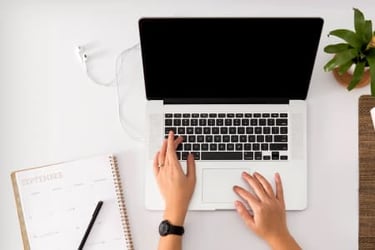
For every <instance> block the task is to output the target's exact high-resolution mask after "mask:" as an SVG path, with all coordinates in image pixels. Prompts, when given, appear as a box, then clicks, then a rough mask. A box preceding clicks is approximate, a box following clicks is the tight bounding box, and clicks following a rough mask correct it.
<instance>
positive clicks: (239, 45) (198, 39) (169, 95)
mask: <svg viewBox="0 0 375 250" xmlns="http://www.w3.org/2000/svg"><path fill="white" fill-rule="evenodd" d="M322 25H323V20H322V19H321V18H143V19H140V21H139V30H140V39H141V50H142V60H143V70H144V71H143V73H144V78H145V87H146V96H147V99H149V100H159V99H160V100H161V99H163V100H165V99H181V100H182V99H187V100H190V99H199V100H201V101H202V100H210V99H215V100H224V102H225V100H226V99H227V100H235V99H247V100H252V99H266V100H272V99H305V98H306V96H307V91H308V88H309V83H310V78H311V74H312V70H313V66H314V61H315V56H316V52H317V48H318V45H319V39H320V35H321V29H322Z"/></svg>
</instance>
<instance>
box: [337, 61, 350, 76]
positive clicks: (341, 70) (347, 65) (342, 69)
mask: <svg viewBox="0 0 375 250" xmlns="http://www.w3.org/2000/svg"><path fill="white" fill-rule="evenodd" d="M352 64H353V61H349V62H347V63H345V64H343V65H341V66H340V67H339V71H338V73H339V75H342V74H344V73H345V72H346V71H348V69H349V68H350V66H352Z"/></svg>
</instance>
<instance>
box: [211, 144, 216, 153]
mask: <svg viewBox="0 0 375 250" xmlns="http://www.w3.org/2000/svg"><path fill="white" fill-rule="evenodd" d="M216 150H217V144H214V143H212V144H210V151H216Z"/></svg>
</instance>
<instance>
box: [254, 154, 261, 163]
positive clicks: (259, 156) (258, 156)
mask: <svg viewBox="0 0 375 250" xmlns="http://www.w3.org/2000/svg"><path fill="white" fill-rule="evenodd" d="M254 156H255V160H257V161H260V160H262V152H255V154H254Z"/></svg>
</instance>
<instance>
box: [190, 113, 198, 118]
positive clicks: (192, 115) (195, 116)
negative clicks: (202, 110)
mask: <svg viewBox="0 0 375 250" xmlns="http://www.w3.org/2000/svg"><path fill="white" fill-rule="evenodd" d="M191 117H193V118H198V117H199V114H197V113H194V114H191Z"/></svg>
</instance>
